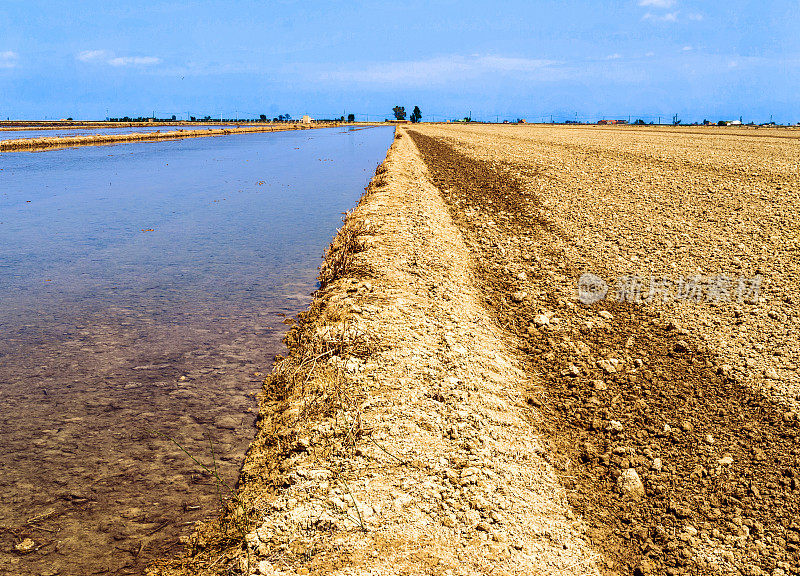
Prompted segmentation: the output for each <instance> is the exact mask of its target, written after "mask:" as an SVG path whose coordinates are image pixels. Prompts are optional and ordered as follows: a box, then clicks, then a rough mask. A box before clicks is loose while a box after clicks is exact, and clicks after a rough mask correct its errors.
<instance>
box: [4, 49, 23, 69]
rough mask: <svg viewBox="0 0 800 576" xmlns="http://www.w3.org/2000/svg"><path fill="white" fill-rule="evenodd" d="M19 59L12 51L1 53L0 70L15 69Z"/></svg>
mask: <svg viewBox="0 0 800 576" xmlns="http://www.w3.org/2000/svg"><path fill="white" fill-rule="evenodd" d="M18 59H19V56H18V55H17V53H16V52H13V51H11V50H6V51H5V52H0V68H14V67H15V66H16V65H17V60H18Z"/></svg>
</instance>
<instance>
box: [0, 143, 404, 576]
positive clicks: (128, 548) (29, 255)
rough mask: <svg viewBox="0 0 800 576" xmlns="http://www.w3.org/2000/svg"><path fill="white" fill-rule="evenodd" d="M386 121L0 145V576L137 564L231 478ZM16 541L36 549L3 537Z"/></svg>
mask: <svg viewBox="0 0 800 576" xmlns="http://www.w3.org/2000/svg"><path fill="white" fill-rule="evenodd" d="M392 136H393V131H392V130H391V129H390V128H373V129H367V130H355V131H350V130H342V129H340V128H335V129H327V130H313V131H302V132H278V133H263V134H247V135H235V136H227V137H224V138H193V139H188V140H180V141H172V142H155V143H141V144H127V145H122V146H111V147H109V146H103V147H82V148H75V149H67V150H58V151H51V152H45V153H38V154H30V153H13V154H0V495H2V498H0V528H1V529H0V573H2V574H5V573H9V574H12V573H13V574H20V575H28V574H50V575H55V574H62V575H73V574H74V575H78V574H81V575H82V574H91V573H99V574H103V573H117V574H138V573H141V572H142V569H143V567H144V565H145V564H146V563H147V562H148V561H149V560H151V559H153V558H154V557H158V556H160V555H164V554H170V553H171V552H172V551H174V550H175V548H174V547H175V543H176V541H177V538H178V536H180V535H181V534H188V533H190V532H191V530H192V524H193V523H194V522H195V521H197V520H199V519H202V518H208V517H211V516H213V515H214V514H215V513H216V510H217V506H216V504H215V493H214V487H213V485H212V483H211V481H210V478H208V477H207V476H205V475H203V474H201V473H200V472H199V471H198V470H197V467H196V466H195V465H193V464H192V462H191V461H189V460H188V458H187V457H186V456H185V455H184V454H182V453H181V452H180V451H179V450H178V449H177V448H176V447H175V446H174V445H171V444H170V442H169V441H167V440H165V439H163V438H161V437H158V436H154V435H153V431H158V432H161V433H163V434H166V435H168V436H170V437H173V438H175V439H176V440H177V441H179V442H181V443H182V444H184V445H185V446H187V447H188V448H189V450H190V451H192V452H193V453H195V454H197V455H199V456H200V457H201V458H204V459H206V460H207V461H210V450H209V446H208V438H211V440H212V441H213V443H214V447H215V451H216V452H217V456H218V459H219V463H220V464H221V471H222V475H223V477H225V478H226V479H227V480H229V481H230V482H234V481H235V479H236V475H237V472H238V467H239V466H240V464H241V460H242V457H243V454H244V451H245V450H246V448H247V445H248V444H249V441H250V439H251V437H252V433H253V428H252V425H253V421H254V418H255V409H256V403H255V399H254V395H255V393H257V391H258V389H259V387H260V382H261V380H262V379H263V377H262V374H263V373H265V372H266V371H268V370H269V368H270V365H271V362H272V359H273V357H274V355H275V354H276V353H277V352H280V351H281V350H282V345H281V344H280V340H281V338H282V336H283V334H284V331H285V328H286V326H285V324H284V323H283V320H284V318H285V316H292V315H294V314H295V313H297V312H298V311H300V310H302V309H303V308H305V307H306V306H307V304H308V302H309V301H310V293H311V292H312V291H313V290H314V288H315V286H316V280H315V278H316V273H317V270H316V268H317V266H318V265H319V263H320V258H321V254H322V252H323V251H324V248H325V247H326V246H327V244H328V243H329V242H330V239H331V238H332V236H333V234H334V233H335V231H336V228H337V226H338V225H339V224H340V223H341V213H342V212H343V211H345V210H347V209H349V208H351V207H352V206H353V205H354V204H355V203H356V201H357V199H358V197H359V196H360V194H361V193H362V192H363V189H364V186H366V184H367V183H368V181H369V179H370V177H371V175H372V174H373V172H374V169H375V166H376V165H377V164H378V163H380V162H381V161H382V160H383V158H384V156H385V154H386V149H387V148H388V146H389V144H390V143H391V140H392ZM26 537H29V538H32V539H33V540H34V542H35V543H36V546H37V550H36V551H35V552H33V553H31V554H28V555H19V554H14V553H13V552H12V550H13V547H14V545H15V544H17V543H18V542H20V541H21V540H22V539H24V538H26Z"/></svg>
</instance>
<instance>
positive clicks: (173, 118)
mask: <svg viewBox="0 0 800 576" xmlns="http://www.w3.org/2000/svg"><path fill="white" fill-rule="evenodd" d="M177 119H178V118H177V117H176V116H175V114H173V115H172V121H173V122H175V120H177Z"/></svg>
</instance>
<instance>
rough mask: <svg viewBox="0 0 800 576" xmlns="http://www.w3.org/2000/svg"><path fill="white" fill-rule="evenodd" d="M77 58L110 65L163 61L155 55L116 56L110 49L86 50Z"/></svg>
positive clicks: (148, 64)
mask: <svg viewBox="0 0 800 576" xmlns="http://www.w3.org/2000/svg"><path fill="white" fill-rule="evenodd" d="M76 58H77V59H78V60H80V61H81V62H98V63H102V64H108V65H110V66H151V65H153V64H158V63H160V62H161V58H156V57H155V56H115V55H114V53H113V52H109V51H108V50H84V51H83V52H81V53H79V54H78V55H77V56H76Z"/></svg>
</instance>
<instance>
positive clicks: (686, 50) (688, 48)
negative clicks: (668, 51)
mask: <svg viewBox="0 0 800 576" xmlns="http://www.w3.org/2000/svg"><path fill="white" fill-rule="evenodd" d="M681 50H683V51H684V52H691V51H692V50H694V47H692V46H684V47H683V48H681Z"/></svg>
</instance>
